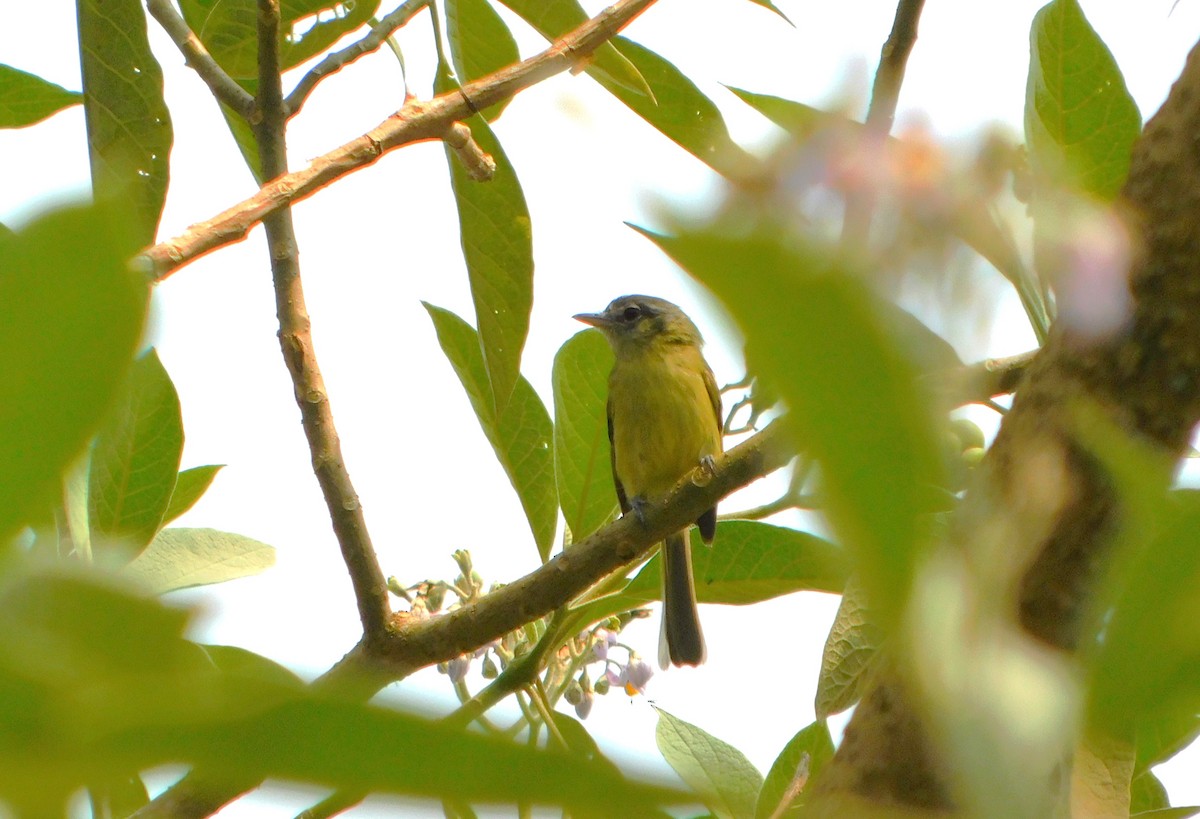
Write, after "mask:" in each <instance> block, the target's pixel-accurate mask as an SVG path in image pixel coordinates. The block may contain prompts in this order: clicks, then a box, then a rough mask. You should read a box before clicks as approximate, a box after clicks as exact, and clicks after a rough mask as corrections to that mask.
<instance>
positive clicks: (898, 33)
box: [842, 0, 925, 252]
mask: <svg viewBox="0 0 1200 819" xmlns="http://www.w3.org/2000/svg"><path fill="white" fill-rule="evenodd" d="M924 6H925V0H900V2H899V3H898V4H897V6H896V17H895V19H894V20H893V21H892V31H891V34H889V35H888V38H887V41H886V42H885V43H884V44H883V50H882V52H881V53H880V55H879V68H878V69H876V71H875V84H874V85H873V86H872V88H871V105H870V107H869V108H868V109H867V122H866V132H867V135H868V138H869V139H871V140H873V141H877V142H878V145H879V146H880V147H881V148H882V146H883V145H884V143H885V141H886V140H887V136H888V134H889V133H891V130H892V123H893V122H894V121H895V119H896V103H897V101H898V100H899V99H900V85H901V84H902V83H903V82H904V70H905V68H906V67H907V65H908V55H909V54H911V53H912V49H913V44H914V43H916V41H917V22H918V21H919V20H920V19H921V9H922V8H924ZM874 209H875V196H874V193H873V192H871V191H870V190H867V189H864V190H861V191H858V192H856V193H853V194H851V195H849V196H847V198H846V218H845V221H844V222H843V228H842V247H843V248H845V249H847V250H853V251H856V252H861V249H862V248H865V247H866V246H867V239H868V238H869V234H870V231H871V213H872V211H874Z"/></svg>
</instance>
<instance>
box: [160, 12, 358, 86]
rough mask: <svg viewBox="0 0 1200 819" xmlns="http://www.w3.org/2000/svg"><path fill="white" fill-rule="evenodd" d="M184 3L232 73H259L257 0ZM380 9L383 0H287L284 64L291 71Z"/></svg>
mask: <svg viewBox="0 0 1200 819" xmlns="http://www.w3.org/2000/svg"><path fill="white" fill-rule="evenodd" d="M179 8H180V10H181V11H182V12H183V19H185V20H186V21H187V23H188V25H189V26H190V27H191V29H192V31H194V32H196V35H197V36H198V37H199V38H200V41H201V42H202V43H204V46H205V48H207V49H208V50H209V53H211V54H212V56H213V58H214V59H215V60H216V61H217V62H218V63H219V64H220V65H221V67H222V68H224V69H225V71H226V72H227V73H228V74H229V75H230V76H231V77H233V78H234V79H236V80H245V79H255V78H257V77H258V27H257V19H258V3H257V0H180V3H179ZM378 10H379V0H358V2H355V3H345V2H342V0H282V2H281V3H280V10H279V11H280V27H279V35H280V42H279V59H280V67H281V68H282V69H283V70H285V71H286V70H287V69H289V68H295V67H296V66H297V65H299V64H300V63H302V62H304V61H305V60H308V59H309V58H311V57H315V56H316V55H318V54H320V53H321V52H322V51H325V49H327V48H329V47H330V46H332V45H333V44H334V43H336V42H337V41H338V40H340V39H341V38H342V37H343V36H344V35H346V34H349V33H350V32H351V31H354V30H355V29H356V28H359V27H360V26H362V25H365V24H366V23H367V21H368V20H370V19H371V18H372V17H374V16H375V12H376V11H378Z"/></svg>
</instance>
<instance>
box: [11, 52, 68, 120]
mask: <svg viewBox="0 0 1200 819" xmlns="http://www.w3.org/2000/svg"><path fill="white" fill-rule="evenodd" d="M81 102H83V94H80V93H79V92H78V91H68V90H67V89H65V88H63V87H62V86H61V85H55V84H54V83H52V82H50V81H49V80H43V79H42V78H41V77H39V76H37V75H36V74H30V73H28V72H26V71H22V70H21V69H19V68H13V67H12V66H11V65H3V64H0V128H24V127H25V126H26V125H33V124H34V123H35V122H41V121H42V120H44V119H45V118H46V117H48V116H50V115H51V114H57V113H58V112H59V111H61V110H63V109H64V108H70V107H71V106H72V105H78V104H79V103H81Z"/></svg>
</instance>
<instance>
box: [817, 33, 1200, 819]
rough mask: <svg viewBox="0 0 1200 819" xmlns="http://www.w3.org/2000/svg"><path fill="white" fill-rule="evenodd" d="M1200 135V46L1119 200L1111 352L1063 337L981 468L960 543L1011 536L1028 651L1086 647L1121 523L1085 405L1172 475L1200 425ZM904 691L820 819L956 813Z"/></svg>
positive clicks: (849, 755) (1150, 127)
mask: <svg viewBox="0 0 1200 819" xmlns="http://www.w3.org/2000/svg"><path fill="white" fill-rule="evenodd" d="M1198 132H1200V46H1197V47H1195V48H1193V50H1192V53H1191V54H1190V55H1189V57H1188V61H1187V65H1186V66H1185V68H1184V70H1183V73H1182V75H1181V76H1180V78H1179V80H1178V81H1177V82H1176V84H1175V86H1174V87H1173V88H1172V89H1171V93H1170V95H1169V96H1168V98H1167V101H1166V102H1165V103H1164V104H1163V106H1162V108H1161V109H1160V110H1159V112H1158V113H1157V114H1156V115H1155V116H1154V118H1153V119H1151V120H1150V121H1149V122H1148V123H1147V125H1146V128H1145V131H1144V132H1143V134H1142V136H1141V138H1140V139H1139V140H1138V142H1137V143H1136V144H1135V145H1134V149H1133V157H1132V164H1131V166H1130V170H1129V176H1128V179H1127V181H1126V183H1125V187H1124V189H1123V191H1122V202H1121V205H1122V207H1123V209H1124V210H1125V211H1127V215H1128V216H1129V218H1128V220H1127V226H1128V228H1129V231H1130V238H1131V241H1132V243H1133V246H1134V258H1133V263H1132V264H1131V266H1130V269H1129V287H1130V290H1131V292H1132V295H1133V314H1132V316H1131V319H1130V321H1129V323H1128V324H1127V326H1126V327H1125V328H1124V329H1122V330H1120V331H1118V332H1117V333H1116V334H1115V335H1113V336H1111V337H1109V338H1106V339H1101V340H1096V339H1093V338H1088V337H1086V336H1084V335H1081V334H1080V333H1078V332H1075V331H1074V330H1073V329H1072V328H1071V327H1069V326H1065V325H1064V324H1063V322H1062V320H1060V321H1059V322H1057V323H1056V324H1055V326H1054V327H1053V329H1052V332H1051V335H1050V339H1049V341H1048V343H1047V345H1046V346H1045V348H1043V350H1042V352H1041V353H1040V354H1039V355H1038V356H1037V358H1036V359H1035V360H1034V362H1033V364H1032V366H1031V367H1030V368H1029V371H1028V373H1027V374H1026V375H1025V378H1024V381H1023V382H1022V384H1021V387H1020V389H1019V390H1018V392H1017V396H1016V400H1015V402H1014V404H1013V408H1012V410H1011V411H1010V412H1009V413H1008V414H1007V415H1006V416H1005V419H1004V422H1003V424H1002V425H1001V428H1000V434H999V436H998V437H997V439H996V442H995V444H994V445H993V446H992V449H991V450H990V451H989V453H988V456H987V458H986V459H985V460H984V462H983V464H982V465H981V468H982V470H983V473H982V477H983V481H982V482H981V485H980V486H978V487H977V488H976V489H975V490H973V491H972V492H971V493H970V494H969V495H968V496H967V498H966V499H965V501H964V503H963V506H962V507H961V508H960V510H959V512H958V515H957V520H958V528H959V531H958V533H957V536H956V539H958V540H960V541H961V542H962V543H963V544H964V545H965V546H966V547H967V548H970V547H971V546H972V545H974V546H977V547H978V546H980V545H981V544H980V543H973V542H972V541H973V538H980V537H981V536H982V537H985V538H986V537H988V536H989V535H988V534H987V533H991V534H990V537H991V538H993V539H995V538H996V537H997V536H999V537H1001V539H1002V540H1001V542H1002V543H1003V546H1004V558H1005V559H1006V561H1007V562H1005V563H1003V564H998V565H996V566H992V565H991V564H989V569H990V575H991V576H989V581H990V582H992V583H993V584H994V585H995V586H996V587H997V588H1000V589H1004V590H1006V591H1007V592H1008V596H1009V597H1010V598H1011V601H1012V605H1013V608H1015V609H1016V610H1017V612H1018V614H1017V617H1018V620H1019V622H1020V625H1021V626H1022V627H1023V628H1024V630H1025V632H1026V633H1027V634H1028V635H1029V636H1030V637H1031V638H1032V639H1035V640H1037V641H1039V642H1041V643H1042V644H1044V645H1048V646H1051V647H1054V648H1058V649H1061V650H1062V651H1063V652H1073V651H1075V650H1076V648H1077V647H1078V646H1079V645H1080V643H1081V641H1084V640H1086V639H1087V638H1088V636H1089V632H1088V625H1089V621H1088V620H1087V613H1088V610H1089V606H1090V604H1091V601H1092V597H1093V595H1094V593H1095V591H1096V588H1097V584H1098V582H1099V581H1100V579H1101V577H1102V576H1103V573H1104V571H1105V568H1106V566H1107V564H1108V561H1109V558H1110V553H1111V550H1112V547H1113V545H1114V541H1115V535H1116V534H1117V533H1118V530H1119V524H1120V516H1121V498H1120V497H1119V496H1118V494H1117V493H1116V491H1115V489H1114V486H1113V482H1112V480H1111V479H1110V478H1109V476H1108V475H1107V474H1106V472H1105V470H1104V468H1103V467H1102V465H1101V464H1100V463H1099V461H1098V460H1097V459H1096V458H1095V457H1094V456H1093V455H1092V453H1091V450H1090V447H1089V446H1088V444H1087V442H1086V441H1085V440H1083V439H1082V438H1081V435H1080V432H1079V426H1078V411H1077V408H1078V406H1079V402H1080V401H1086V402H1088V403H1089V404H1090V405H1091V406H1092V407H1094V408H1095V409H1096V410H1097V411H1098V412H1099V413H1101V414H1102V415H1103V417H1104V418H1105V419H1106V420H1107V421H1109V422H1111V423H1112V424H1113V426H1114V427H1116V428H1119V429H1121V430H1123V431H1124V432H1125V433H1126V434H1128V435H1129V436H1130V437H1132V438H1133V439H1135V440H1137V441H1139V442H1141V443H1142V444H1144V445H1148V446H1152V447H1155V448H1157V449H1158V450H1159V451H1160V452H1161V453H1163V454H1164V455H1166V456H1169V457H1167V458H1164V459H1163V461H1164V464H1165V463H1169V462H1170V461H1171V460H1172V459H1175V460H1177V459H1178V458H1179V457H1181V456H1183V455H1184V454H1185V453H1186V451H1187V446H1188V440H1189V437H1190V435H1191V431H1192V429H1193V428H1194V427H1195V425H1196V423H1197V421H1200V375H1198V372H1200V370H1198V367H1197V362H1200V321H1197V319H1196V317H1197V316H1200V217H1198V214H1200V153H1198V152H1197V151H1196V148H1195V145H1196V142H1195V134H1196V133H1198ZM1118 272H1119V271H1118ZM1150 477H1153V476H1147V478H1150ZM1157 477H1159V478H1161V479H1162V481H1163V482H1164V484H1165V483H1166V481H1167V480H1168V479H1169V477H1170V476H1169V475H1165V474H1164V475H1161V476H1157ZM981 533H982V535H981ZM1004 573H1007V576H1000V575H1002V574H1004ZM903 678H904V674H903V672H894V673H891V674H881V675H880V677H879V678H878V679H877V681H876V684H875V686H874V690H873V691H872V692H870V693H868V694H867V695H866V696H864V698H863V701H862V703H860V705H859V708H858V710H857V711H856V712H855V714H854V716H853V718H852V719H851V722H850V725H849V727H848V728H847V730H846V736H845V740H844V742H843V744H842V746H841V747H840V748H839V749H838V753H837V755H836V756H835V758H834V761H833V763H831V765H830V766H829V767H828V768H826V771H825V774H823V776H822V779H821V781H820V783H819V785H818V792H819V796H820V804H821V805H823V806H824V807H825V810H824V812H821V811H817V812H816V815H818V816H838V815H846V814H845V813H844V808H845V806H846V804H848V801H847V800H854V799H861V800H865V802H866V803H867V804H869V805H872V806H875V807H876V808H879V809H880V810H883V809H887V810H891V809H892V806H896V805H899V806H904V807H906V808H907V809H909V811H910V812H909V813H906V814H905V815H917V814H916V811H918V810H921V809H930V810H932V811H939V810H944V809H946V808H950V807H952V806H951V805H950V804H949V797H948V796H946V794H947V793H949V792H950V790H951V788H950V787H948V786H949V784H950V783H952V782H953V774H952V772H951V771H950V770H949V768H948V766H945V765H942V764H940V763H939V762H938V761H937V755H936V754H935V753H933V752H932V749H933V742H932V741H931V740H930V737H929V733H928V731H927V729H926V727H925V723H924V721H923V720H922V718H921V716H920V715H921V713H922V711H923V708H922V705H921V700H922V697H920V696H917V697H915V698H914V697H912V696H910V695H911V693H912V692H911V691H907V693H905V694H904V695H903V696H898V695H897V694H898V692H905V691H906V686H905V685H904V684H903V683H902V679H903ZM914 699H915V700H916V701H914ZM883 729H887V730H886V742H884V741H880V737H881V736H882V735H881V730H883ZM884 772H886V774H885V773H884ZM1050 773H1051V772H1049V771H1047V772H1046V774H1047V776H1046V777H1045V779H1044V780H1041V781H1044V782H1046V783H1049V782H1051V781H1052V780H1051V776H1050ZM1031 786H1032V787H1037V786H1038V785H1037V784H1036V782H1034V783H1031ZM1055 797H1056V795H1053V794H1051V795H1048V797H1047V801H1048V802H1052V801H1053V800H1054V799H1055ZM839 800H840V805H839ZM855 804H858V805H859V807H860V808H861V804H862V803H855ZM969 807H970V806H967V808H968V809H969ZM839 811H843V812H839ZM858 813H860V814H861V813H862V810H861V809H860V810H858ZM872 815H874V814H872ZM880 815H882V814H880ZM938 815H943V814H941V813H939V814H938Z"/></svg>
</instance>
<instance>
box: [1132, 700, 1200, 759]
mask: <svg viewBox="0 0 1200 819" xmlns="http://www.w3.org/2000/svg"><path fill="white" fill-rule="evenodd" d="M1198 738H1200V714H1198V713H1192V714H1170V715H1168V716H1166V717H1164V718H1162V719H1159V720H1142V721H1141V722H1139V723H1138V726H1137V743H1136V744H1137V766H1136V767H1135V769H1134V770H1135V771H1137V772H1139V773H1140V772H1142V771H1147V770H1149V769H1150V768H1152V767H1154V766H1155V765H1161V764H1162V763H1164V762H1166V761H1167V760H1168V759H1170V758H1171V757H1173V756H1175V754H1177V753H1179V752H1180V751H1182V750H1183V749H1184V748H1186V747H1188V746H1189V745H1191V744H1192V743H1193V742H1195V741H1196V740H1197V739H1198Z"/></svg>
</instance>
